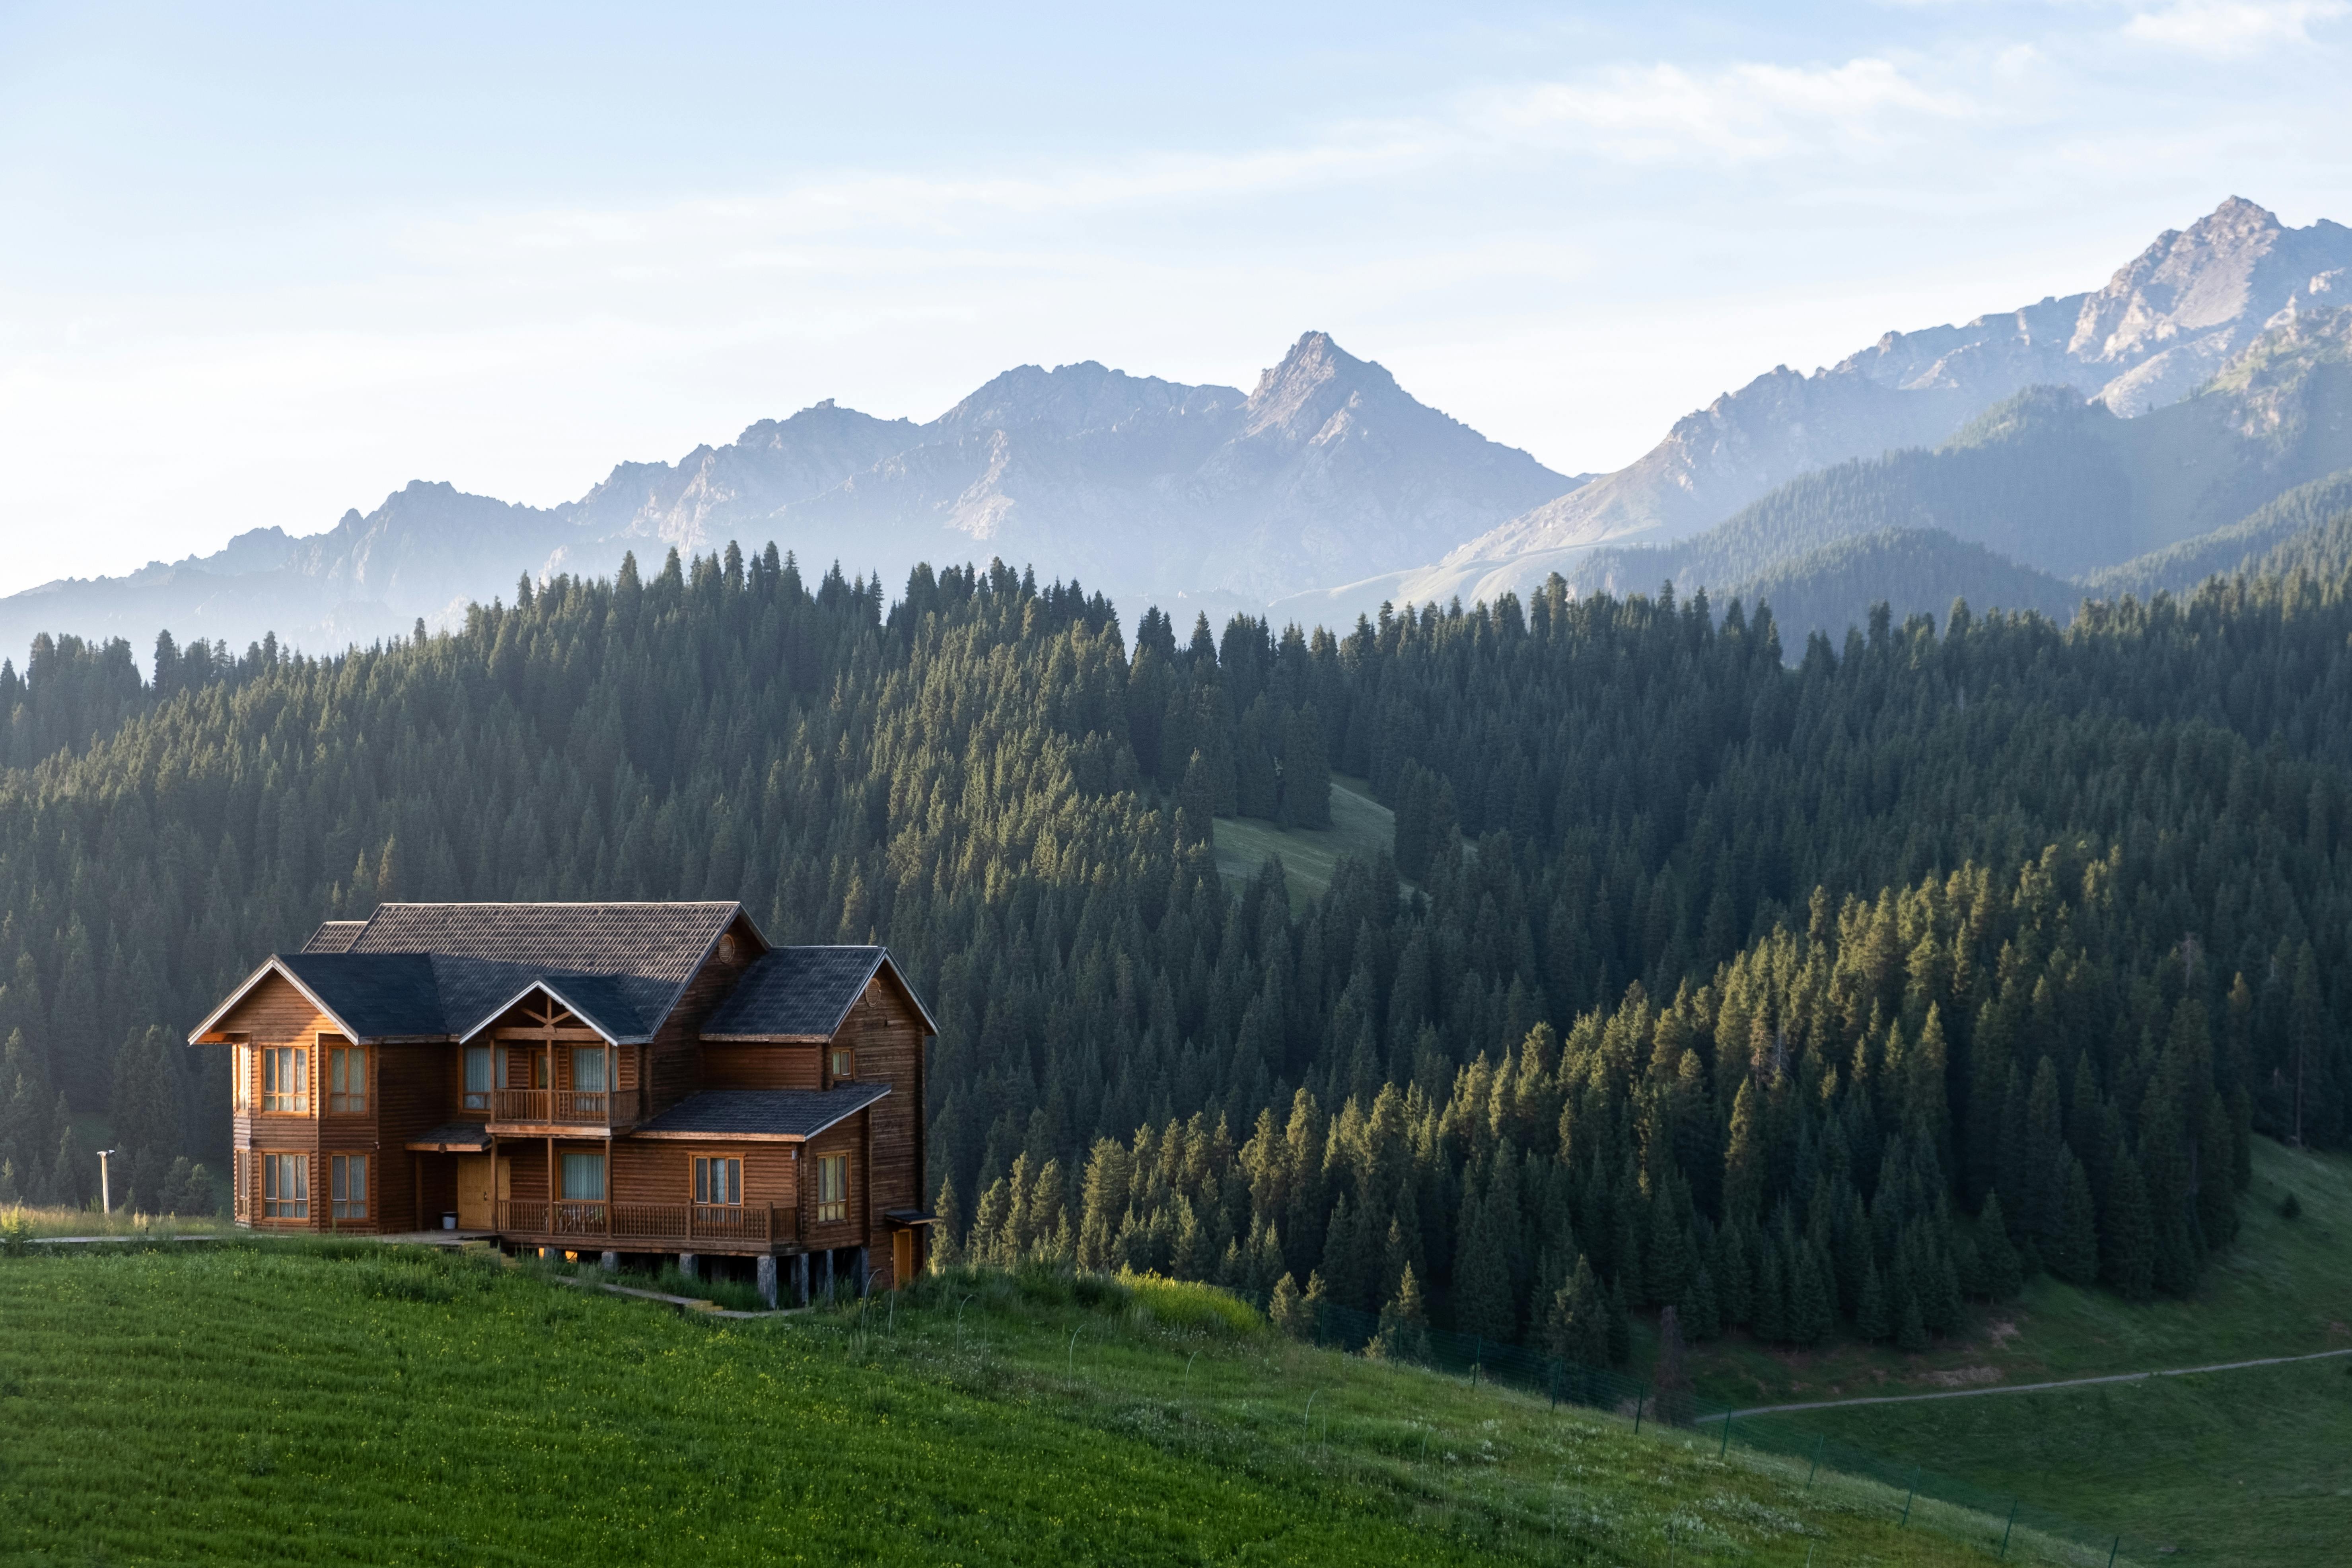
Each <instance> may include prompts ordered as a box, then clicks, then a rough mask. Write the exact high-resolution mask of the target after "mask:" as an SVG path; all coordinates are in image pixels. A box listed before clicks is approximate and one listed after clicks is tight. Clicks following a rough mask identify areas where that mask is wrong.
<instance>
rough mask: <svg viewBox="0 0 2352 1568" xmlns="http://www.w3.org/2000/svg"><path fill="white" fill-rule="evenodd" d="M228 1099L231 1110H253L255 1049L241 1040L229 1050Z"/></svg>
mask: <svg viewBox="0 0 2352 1568" xmlns="http://www.w3.org/2000/svg"><path fill="white" fill-rule="evenodd" d="M228 1099H229V1106H230V1109H232V1110H252V1109H253V1047H251V1046H248V1045H247V1044H246V1043H245V1041H244V1040H243V1039H242V1038H239V1039H238V1041H237V1043H236V1045H234V1046H232V1047H230V1048H229V1085H228Z"/></svg>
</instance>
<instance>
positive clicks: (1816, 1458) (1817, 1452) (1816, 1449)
mask: <svg viewBox="0 0 2352 1568" xmlns="http://www.w3.org/2000/svg"><path fill="white" fill-rule="evenodd" d="M1829 1440H1830V1435H1829V1434H1828V1433H1826V1432H1824V1433H1822V1435H1821V1436H1819V1437H1816V1438H1814V1439H1813V1468H1811V1469H1810V1470H1807V1471H1806V1472H1805V1489H1806V1490H1807V1491H1811V1490H1812V1489H1813V1478H1814V1477H1815V1476H1817V1475H1819V1474H1821V1471H1822V1449H1823V1448H1825V1447H1828V1446H1829Z"/></svg>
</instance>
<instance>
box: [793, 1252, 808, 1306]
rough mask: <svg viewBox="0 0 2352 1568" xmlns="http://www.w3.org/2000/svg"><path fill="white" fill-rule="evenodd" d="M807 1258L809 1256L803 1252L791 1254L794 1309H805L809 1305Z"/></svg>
mask: <svg viewBox="0 0 2352 1568" xmlns="http://www.w3.org/2000/svg"><path fill="white" fill-rule="evenodd" d="M808 1258H809V1255H808V1254H807V1253H805V1252H795V1253H793V1306H795V1307H805V1306H807V1305H808V1304H809V1262H808Z"/></svg>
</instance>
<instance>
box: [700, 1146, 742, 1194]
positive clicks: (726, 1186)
mask: <svg viewBox="0 0 2352 1568" xmlns="http://www.w3.org/2000/svg"><path fill="white" fill-rule="evenodd" d="M694 1201H695V1202H696V1203H698V1204H727V1205H733V1204H740V1203H741V1202H742V1201H743V1162H742V1161H740V1160H729V1159H719V1158H712V1157H707V1156H704V1155H701V1154H697V1155H696V1156H695V1157H694Z"/></svg>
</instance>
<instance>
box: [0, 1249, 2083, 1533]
mask: <svg viewBox="0 0 2352 1568" xmlns="http://www.w3.org/2000/svg"><path fill="white" fill-rule="evenodd" d="M0 1321H5V1323H6V1324H7V1326H8V1331H7V1333H6V1334H5V1336H0V1561H6V1562H10V1563H73V1564H82V1563H140V1562H164V1561H171V1562H188V1561H208V1562H225V1561H235V1562H239V1563H297V1562H299V1563H321V1562H352V1563H386V1564H389V1563H449V1564H471V1563H543V1562H551V1561H566V1560H576V1561H614V1560H618V1559H622V1558H626V1559H628V1560H631V1561H641V1562H646V1563H712V1562H736V1561H748V1560H751V1559H753V1558H755V1557H756V1558H758V1559H759V1560H762V1561H772V1562H786V1563H843V1562H938V1563H1204V1562H1227V1561H1231V1562H1247V1563H1428V1562H1431V1561H1444V1562H1447V1563H1472V1564H1475V1563H1732V1562H1738V1563H1757V1564H1789V1565H1790V1568H1796V1565H1798V1564H1803V1563H1811V1564H1813V1565H1814V1568H1830V1565H1832V1564H1859V1563H1865V1562H1866V1563H1880V1564H1936V1563H1964V1562H1975V1561H1980V1560H1981V1557H1980V1554H1979V1552H1978V1551H1977V1550H1975V1549H1973V1548H1970V1547H1967V1546H1962V1545H1960V1544H1958V1543H1956V1542H1954V1541H1953V1540H1951V1539H1950V1538H1949V1537H1948V1536H1947V1535H1945V1534H1942V1533H1938V1532H1937V1530H1936V1529H1931V1528H1927V1527H1928V1526H1931V1525H1933V1526H1941V1527H1947V1528H1948V1527H1950V1526H1952V1525H1953V1524H1955V1523H1956V1522H1958V1523H1960V1524H1961V1525H1963V1527H1970V1528H1976V1529H1977V1530H1978V1531H1979V1533H1981V1531H1982V1528H1983V1521H1948V1520H1944V1521H1939V1520H1933V1519H1930V1518H1928V1517H1927V1515H1926V1513H1925V1512H1923V1513H1922V1514H1921V1516H1920V1517H1918V1518H1916V1519H1915V1521H1913V1526H1912V1528H1910V1529H1908V1530H1906V1529H1903V1528H1901V1527H1900V1526H1899V1524H1898V1522H1897V1515H1898V1511H1899V1508H1898V1505H1899V1502H1900V1499H1899V1498H1898V1497H1895V1496H1891V1495H1889V1494H1888V1493H1887V1492H1886V1491H1885V1489H1880V1488H1876V1487H1872V1486H1866V1485H1861V1484H1857V1483H1848V1482H1845V1481H1843V1480H1841V1479H1838V1478H1836V1477H1834V1476H1829V1475H1824V1476H1822V1477H1821V1478H1819V1479H1818V1480H1817V1481H1816V1482H1815V1483H1814V1484H1812V1485H1811V1486H1810V1487H1807V1486H1805V1485H1803V1484H1802V1482H1803V1479H1804V1478H1803V1476H1802V1474H1801V1468H1796V1467H1789V1466H1785V1465H1780V1464H1778V1463H1775V1462H1772V1461H1761V1460H1753V1459H1749V1458H1744V1457H1743V1456H1742V1455H1741V1454H1740V1452H1739V1451H1738V1448H1736V1447H1735V1448H1734V1450H1733V1452H1732V1455H1731V1458H1730V1459H1729V1460H1728V1461H1719V1460H1717V1458H1715V1456H1714V1451H1713V1445H1712V1444H1711V1443H1709V1442H1707V1441H1706V1439H1705V1438H1704V1437H1699V1438H1696V1439H1694V1438H1693V1437H1692V1436H1690V1435H1686V1434H1679V1433H1665V1434H1661V1433H1660V1432H1659V1431H1658V1429H1657V1428H1656V1426H1654V1425H1653V1426H1651V1427H1650V1428H1649V1429H1648V1430H1646V1431H1645V1432H1644V1433H1643V1435H1641V1436H1633V1434H1632V1432H1631V1431H1630V1429H1629V1427H1628V1426H1627V1425H1626V1424H1625V1423H1624V1422H1622V1421H1621V1420H1618V1419H1616V1418H1614V1417H1612V1416H1608V1415H1598V1414H1594V1413H1591V1412H1579V1411H1573V1410H1570V1409H1566V1408H1563V1409H1562V1410H1560V1411H1559V1412H1557V1413H1554V1412H1551V1411H1549V1410H1548V1409H1547V1408H1546V1406H1545V1404H1544V1402H1543V1401H1541V1400H1539V1399H1538V1400H1530V1399H1528V1398H1525V1397H1523V1396H1519V1395H1516V1394H1509V1393H1507V1392H1504V1391H1500V1390H1497V1389H1495V1388H1494V1387H1492V1386H1472V1385H1470V1384H1465V1383H1464V1382H1462V1381H1461V1380H1459V1379H1446V1378H1440V1377H1437V1376H1434V1375H1433V1374H1430V1373H1423V1372H1420V1371H1416V1370H1412V1369H1404V1368H1396V1367H1390V1366H1383V1365H1381V1364H1378V1363H1370V1362H1366V1361H1363V1360H1360V1359H1358V1358H1350V1357H1346V1356H1341V1355H1338V1354H1335V1353H1332V1352H1323V1351H1318V1350H1315V1349H1312V1348H1310V1347H1307V1346H1302V1345H1298V1344H1295V1343H1292V1342H1288V1341H1286V1340H1284V1339H1281V1338H1279V1337H1278V1336H1276V1335H1275V1334H1274V1333H1273V1332H1272V1331H1270V1330H1268V1329H1266V1328H1265V1326H1264V1324H1263V1323H1262V1322H1261V1321H1259V1320H1258V1319H1257V1318H1256V1316H1255V1314H1254V1313H1252V1312H1251V1311H1250V1310H1248V1309H1246V1308H1244V1307H1241V1306H1239V1305H1238V1304H1236V1303H1234V1302H1233V1301H1231V1300H1230V1299H1227V1298H1223V1297H1222V1296H1220V1295H1218V1294H1217V1293H1215V1292H1213V1291H1209V1290H1206V1289H1201V1288H1198V1287H1191V1286H1172V1285H1167V1284H1164V1283H1159V1282H1150V1281H1144V1282H1136V1283H1133V1284H1123V1283H1120V1282H1116V1281H1108V1280H1096V1279H1078V1280H1073V1279H1068V1278H1067V1277H1056V1276H1050V1275H1047V1276H1031V1277H1024V1278H1023V1279H1013V1278H1011V1277H1007V1276H1001V1275H1000V1276H948V1277H945V1278H941V1279H932V1280H929V1281H926V1282H924V1283H923V1284H922V1285H921V1286H919V1287H918V1288H917V1289H912V1290H909V1291H908V1292H904V1293H901V1294H900V1295H899V1296H898V1297H897V1298H896V1299H895V1300H893V1299H890V1298H883V1299H878V1300H875V1301H872V1302H870V1303H868V1304H866V1307H865V1308H863V1309H862V1310H861V1309H854V1308H853V1309H846V1310H834V1311H827V1312H811V1313H803V1314H795V1315H793V1316H791V1317H784V1318H774V1319H764V1320H759V1321H718V1320H712V1319H709V1318H708V1317H705V1316H703V1315H701V1314H698V1313H679V1312H676V1311H673V1310H668V1309H667V1308H663V1307H660V1306H658V1305H655V1304H651V1303H646V1302H643V1301H637V1300H625V1299H621V1298H616V1297H613V1296H609V1295H604V1294H601V1293H591V1292H586V1291H582V1290H578V1289H562V1288H559V1287H558V1286H557V1285H556V1284H555V1283H554V1282H553V1281H552V1280H551V1279H547V1278H545V1277H544V1276H542V1275H541V1273H540V1272H538V1271H537V1270H536V1269H535V1268H530V1267H525V1266H512V1265H507V1264H505V1263H503V1262H501V1261H500V1260H499V1259H497V1258H495V1257H491V1256H483V1255H476V1256H467V1255H462V1254H460V1255H442V1254H436V1253H430V1252H425V1251H422V1250H415V1251H411V1250H405V1249H392V1248H384V1247H373V1246H371V1245H369V1244H364V1243H348V1244H342V1245H340V1246H338V1245H310V1246H303V1245H284V1244H252V1243H242V1242H240V1243H231V1244H226V1245H222V1246H218V1247H206V1248H203V1249H187V1250H177V1251H175V1250H169V1249H165V1248H162V1247H136V1246H128V1247H123V1248H121V1249H105V1250H99V1251H90V1250H73V1251H63V1250H52V1249H34V1250H33V1251H31V1252H29V1253H25V1254H18V1255H14V1256H10V1257H6V1258H0ZM2020 1546H2021V1548H2024V1550H2022V1551H2013V1552H2011V1557H2012V1559H2016V1560H2023V1561H2035V1560H2039V1559H2038V1558H2037V1556H2036V1554H2035V1553H2034V1552H2032V1549H2031V1546H2032V1543H2030V1542H2021V1543H2020Z"/></svg>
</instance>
